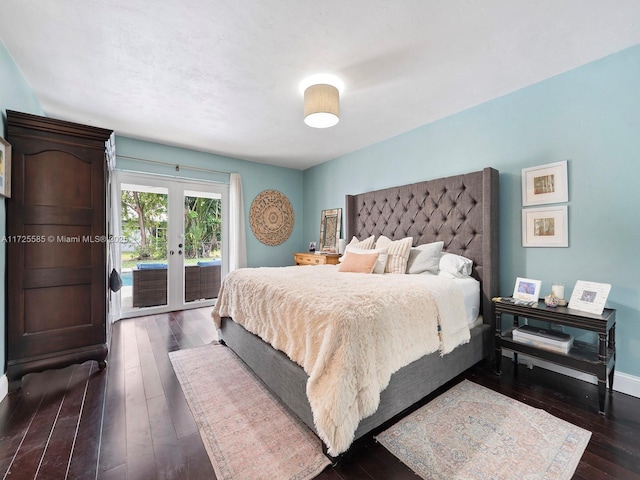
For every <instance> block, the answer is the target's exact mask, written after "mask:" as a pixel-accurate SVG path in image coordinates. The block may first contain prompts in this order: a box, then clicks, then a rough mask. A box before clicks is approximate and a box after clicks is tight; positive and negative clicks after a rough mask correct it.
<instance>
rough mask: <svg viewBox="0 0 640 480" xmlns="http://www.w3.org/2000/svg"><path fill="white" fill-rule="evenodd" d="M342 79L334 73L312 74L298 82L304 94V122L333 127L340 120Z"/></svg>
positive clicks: (317, 126)
mask: <svg viewBox="0 0 640 480" xmlns="http://www.w3.org/2000/svg"><path fill="white" fill-rule="evenodd" d="M343 88H344V84H343V83H342V81H341V80H340V79H339V78H337V77H335V76H334V75H325V74H319V75H312V76H311V77H308V78H306V79H305V80H303V81H302V83H300V90H301V91H302V92H303V95H304V123H306V124H307V125H309V126H310V127H314V128H328V127H333V126H334V125H335V124H337V123H338V122H339V121H340V92H341V90H342V89H343Z"/></svg>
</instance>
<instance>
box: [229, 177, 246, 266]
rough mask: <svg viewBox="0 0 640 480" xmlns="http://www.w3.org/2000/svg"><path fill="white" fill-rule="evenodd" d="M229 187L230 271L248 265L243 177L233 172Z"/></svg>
mask: <svg viewBox="0 0 640 480" xmlns="http://www.w3.org/2000/svg"><path fill="white" fill-rule="evenodd" d="M230 183H231V184H230V188H229V243H230V245H229V271H230V272H231V271H233V270H236V269H237V268H244V267H246V266H247V244H246V240H245V231H244V202H243V201H242V179H241V178H240V175H238V174H237V173H232V174H231V178H230Z"/></svg>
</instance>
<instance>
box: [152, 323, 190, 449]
mask: <svg viewBox="0 0 640 480" xmlns="http://www.w3.org/2000/svg"><path fill="white" fill-rule="evenodd" d="M166 328H167V325H166V323H164V322H160V323H149V324H147V332H148V335H149V340H150V341H151V344H152V346H153V353H154V357H155V361H156V366H157V368H158V373H159V375H160V380H161V382H162V387H163V390H164V395H165V398H166V401H167V404H168V405H169V411H170V414H171V420H172V422H173V424H174V426H175V429H176V434H177V435H178V438H183V437H186V436H189V435H191V434H192V433H197V432H198V427H197V426H196V423H195V421H194V419H193V416H192V415H191V410H190V409H189V405H188V404H187V400H186V398H185V396H184V393H183V392H182V388H181V387H180V383H179V382H178V379H177V378H176V374H175V372H174V371H173V366H172V365H171V361H170V360H169V350H167V349H170V348H171V347H172V343H169V344H167V343H166V340H167V338H166V336H165V335H164V334H163V332H165V333H166V330H165V329H166Z"/></svg>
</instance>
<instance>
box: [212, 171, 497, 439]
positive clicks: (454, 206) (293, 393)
mask: <svg viewBox="0 0 640 480" xmlns="http://www.w3.org/2000/svg"><path fill="white" fill-rule="evenodd" d="M498 178H499V176H498V171H497V170H494V169H492V168H485V169H484V170H481V171H478V172H473V173H468V174H464V175H457V176H453V177H447V178H442V179H437V180H428V181H424V182H420V183H415V184H411V185H405V186H401V187H393V188H387V189H384V190H377V191H374V192H368V193H362V194H359V195H347V196H346V208H345V214H346V215H345V230H346V236H345V238H346V239H347V241H348V240H349V239H351V238H352V237H353V236H356V237H357V238H360V239H362V238H366V237H369V236H370V235H375V236H376V238H377V237H378V236H379V235H385V236H387V237H389V238H390V239H392V240H394V239H400V238H404V237H408V236H412V237H413V244H414V245H419V244H423V243H430V242H435V241H440V240H442V241H444V250H445V251H447V252H450V253H456V254H459V255H463V256H465V257H467V258H470V259H471V260H473V263H474V267H473V273H472V275H473V276H474V277H475V278H476V279H478V280H479V281H480V289H481V302H480V309H481V311H480V313H481V315H482V317H483V323H482V324H481V325H479V326H477V327H475V328H473V329H472V330H471V341H470V342H469V343H467V344H465V345H462V346H459V347H457V348H456V349H454V350H453V351H452V352H451V353H449V354H447V355H444V356H442V357H441V356H440V353H439V352H435V353H433V354H430V355H426V356H424V357H422V358H420V359H418V360H416V361H415V362H413V363H411V364H409V365H407V366H405V367H403V368H402V369H400V370H398V371H397V372H395V373H394V374H393V375H392V376H391V380H390V382H389V386H388V387H387V388H386V389H385V390H384V391H383V392H382V393H381V396H380V406H379V408H378V410H377V411H376V412H375V413H374V414H373V415H371V416H370V417H367V418H365V419H363V420H362V421H361V422H360V425H359V426H358V429H357V430H356V433H355V438H356V439H358V438H361V437H362V436H364V435H365V434H367V433H369V432H371V431H372V430H374V429H375V428H377V427H379V426H380V425H382V424H383V423H385V422H386V421H388V420H390V419H391V418H393V417H394V416H396V415H398V414H399V413H401V412H403V411H404V410H406V409H407V408H409V407H410V406H412V405H413V404H415V403H416V402H418V401H420V400H421V399H422V398H424V397H425V396H427V395H429V394H430V393H432V392H433V391H434V390H436V389H437V388H439V387H441V386H442V385H444V384H445V383H446V382H448V381H449V380H451V379H453V378H455V377H456V376H457V375H459V374H460V373H462V372H464V371H465V370H467V369H468V368H470V367H471V366H473V365H475V364H476V363H478V362H479V361H481V360H483V359H486V358H488V357H489V356H490V355H492V353H493V338H494V337H493V335H494V326H493V322H494V315H493V304H492V302H491V298H492V297H495V296H497V295H498V288H499V279H498V267H499V265H498V263H499V240H498V238H499V203H498V199H499V197H498ZM307 268H310V267H307ZM221 340H222V341H223V342H224V343H225V344H226V345H228V346H229V347H230V348H231V349H232V350H233V351H234V352H235V353H236V354H238V356H239V357H240V358H241V359H242V360H243V361H244V362H245V363H246V364H247V365H248V366H249V367H250V368H251V369H252V370H253V371H254V372H255V373H256V374H257V375H258V377H260V378H261V379H262V380H263V381H264V383H265V384H266V385H267V387H268V388H269V389H270V390H271V391H272V392H273V393H274V394H275V395H276V396H277V397H279V398H280V399H281V400H282V402H283V403H284V404H285V405H287V406H288V407H289V408H290V409H291V410H292V411H293V413H295V414H296V415H297V416H298V417H299V418H300V419H301V420H302V421H303V422H304V423H305V424H306V425H307V426H309V427H310V428H311V429H312V430H313V431H314V432H315V427H314V422H313V414H312V412H311V407H310V406H309V402H308V400H307V396H306V384H307V379H308V376H307V374H306V373H305V372H304V370H303V369H302V368H301V367H300V366H299V365H297V364H296V363H294V362H292V361H291V360H290V359H289V358H288V357H287V356H286V355H285V354H284V353H282V352H280V351H278V350H275V349H274V348H273V347H271V346H270V345H269V344H267V343H266V342H264V341H263V340H262V339H261V338H259V337H257V336H256V335H253V334H252V333H250V332H248V331H247V330H245V329H244V328H243V327H242V326H240V325H238V324H236V323H235V322H234V321H233V320H232V319H230V318H223V319H222V326H221Z"/></svg>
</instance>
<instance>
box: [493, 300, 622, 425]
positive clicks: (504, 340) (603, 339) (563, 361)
mask: <svg viewBox="0 0 640 480" xmlns="http://www.w3.org/2000/svg"><path fill="white" fill-rule="evenodd" d="M503 314H506V315H511V316H513V325H514V327H518V326H519V324H518V322H519V320H518V317H527V318H530V319H534V320H542V321H545V322H550V323H554V324H558V325H565V326H567V327H575V328H580V329H583V330H588V331H591V332H596V333H597V334H598V337H599V342H598V345H592V344H589V343H585V342H578V341H575V342H574V343H573V346H572V348H571V350H569V352H568V353H559V352H556V351H552V350H546V349H543V348H539V347H536V346H532V345H527V344H524V343H519V342H516V341H514V340H513V336H512V332H511V331H510V330H509V331H507V332H502V315H503ZM495 316H496V318H495V320H496V333H495V340H496V342H495V348H496V371H497V373H498V374H500V371H501V370H500V363H501V359H502V349H503V348H506V349H507V350H512V351H513V352H514V361H515V362H516V363H517V361H518V353H523V354H525V355H530V356H532V357H537V358H540V359H543V360H546V361H549V362H552V363H555V364H557V365H562V366H564V367H568V368H572V369H574V370H579V371H581V372H585V373H590V374H592V375H596V376H597V377H598V399H599V403H600V405H599V407H600V413H601V414H603V415H604V403H605V393H606V391H607V377H608V378H609V393H611V392H612V390H613V374H614V371H615V366H616V341H615V335H616V311H615V310H614V309H611V308H605V309H604V311H603V312H602V314H601V315H595V314H592V313H587V312H582V311H579V310H573V309H570V308H568V307H547V306H546V305H545V303H544V301H543V300H539V301H538V304H537V305H533V306H526V305H518V304H513V303H507V302H500V301H495Z"/></svg>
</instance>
